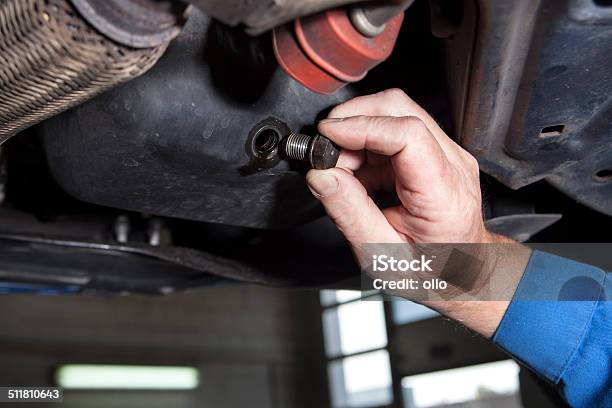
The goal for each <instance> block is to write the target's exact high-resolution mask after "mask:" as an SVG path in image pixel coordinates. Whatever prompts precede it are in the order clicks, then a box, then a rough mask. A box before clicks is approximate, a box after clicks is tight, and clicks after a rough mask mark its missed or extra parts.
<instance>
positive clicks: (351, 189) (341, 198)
mask: <svg viewBox="0 0 612 408" xmlns="http://www.w3.org/2000/svg"><path fill="white" fill-rule="evenodd" d="M306 181H307V183H308V186H309V188H310V190H311V191H312V192H313V194H314V195H315V197H317V199H318V200H319V201H321V203H322V204H323V206H324V207H325V211H326V212H327V214H328V215H329V217H330V218H331V219H332V221H333V222H334V223H335V224H336V226H337V227H338V229H339V230H340V231H341V232H342V233H343V234H344V236H345V237H346V239H347V240H348V241H349V242H350V243H351V245H352V246H353V247H355V248H359V247H360V246H361V245H362V244H365V243H399V242H402V241H401V239H400V237H399V235H398V234H397V233H396V232H395V230H394V229H393V228H392V227H391V225H389V223H388V222H387V219H386V218H385V217H384V215H383V213H382V212H381V211H380V209H379V208H378V207H377V206H376V204H374V202H373V201H372V199H371V198H370V197H369V196H368V194H367V192H366V190H365V188H364V186H363V185H362V184H361V183H360V182H359V181H358V180H357V179H356V178H355V177H353V176H352V175H351V174H350V173H348V172H346V171H344V170H342V169H338V168H335V169H330V170H311V171H310V172H308V175H307V176H306Z"/></svg>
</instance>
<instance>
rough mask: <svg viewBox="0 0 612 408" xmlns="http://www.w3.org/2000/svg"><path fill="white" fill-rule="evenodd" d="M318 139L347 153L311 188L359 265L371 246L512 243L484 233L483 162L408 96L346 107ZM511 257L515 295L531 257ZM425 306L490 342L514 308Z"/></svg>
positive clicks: (392, 94) (391, 94) (315, 174)
mask: <svg viewBox="0 0 612 408" xmlns="http://www.w3.org/2000/svg"><path fill="white" fill-rule="evenodd" d="M319 132H320V133H321V134H323V135H324V136H326V137H328V138H329V139H331V140H332V141H334V142H335V143H337V144H338V145H339V146H340V147H342V148H343V150H342V153H341V155H340V158H339V160H338V164H337V167H336V168H334V169H329V170H311V171H310V172H309V173H308V175H307V183H308V186H309V188H310V189H311V191H312V192H313V194H314V195H315V197H317V198H318V199H319V200H320V202H321V203H322V204H323V206H324V207H325V210H326V212H327V214H328V215H329V217H330V218H331V219H332V220H333V222H334V223H335V224H336V226H337V227H338V229H339V230H340V231H341V232H342V233H343V234H344V236H345V237H346V239H347V240H348V242H349V244H350V245H351V247H352V249H353V251H354V252H355V254H356V256H357V259H358V261H359V263H360V264H362V265H367V264H368V262H369V261H370V257H369V254H366V253H364V252H362V248H363V245H364V244H372V243H375V244H385V243H451V244H459V243H461V244H463V243H466V244H473V243H509V242H512V241H511V240H508V239H505V238H503V237H500V236H497V235H495V234H492V233H490V232H488V231H487V230H486V228H485V225H484V220H483V214H482V200H481V191H480V181H479V169H478V163H477V161H476V159H475V158H474V157H473V156H472V155H470V154H469V153H468V152H467V151H465V150H464V149H462V148H461V147H460V146H459V145H457V144H456V143H455V142H454V141H453V140H451V139H450V138H449V137H448V136H447V135H446V134H445V133H444V131H443V130H442V129H441V128H440V127H439V126H438V124H437V123H436V122H435V121H434V120H433V119H432V118H431V116H429V114H427V112H425V111H424V110H423V109H422V108H421V107H420V106H418V105H417V104H416V103H415V102H414V101H413V100H412V99H410V98H409V97H408V96H407V95H406V94H405V93H403V92H402V91H400V90H397V89H392V90H388V91H384V92H381V93H378V94H375V95H369V96H363V97H358V98H355V99H353V100H350V101H348V102H346V103H344V104H342V105H339V106H337V107H336V108H335V109H333V110H332V111H331V113H330V114H329V118H328V119H326V120H323V121H321V122H320V123H319ZM380 190H384V191H388V192H392V193H395V194H396V195H397V198H398V199H399V202H400V203H401V204H400V205H397V206H395V207H391V208H385V209H380V208H379V207H378V206H377V205H376V204H375V202H374V201H373V200H372V198H371V196H372V194H373V193H374V192H376V191H380ZM511 258H513V261H512V262H505V264H507V265H509V268H507V269H509V272H508V273H507V274H505V273H504V277H505V279H506V280H507V282H508V287H509V288H510V289H509V290H510V291H511V292H513V290H514V288H515V287H516V285H517V284H518V280H519V279H520V276H521V275H522V272H523V270H524V267H525V265H526V262H527V260H528V258H529V252H528V251H521V253H520V255H518V256H515V255H512V257H511ZM506 276H507V277H506ZM484 281H486V279H484ZM423 303H425V304H428V306H430V307H433V308H435V309H437V310H439V311H441V312H442V313H444V314H447V315H449V316H450V317H453V318H455V319H457V320H460V321H462V322H463V323H464V324H466V325H467V326H469V327H471V328H473V329H474V330H476V331H478V332H480V333H482V334H483V335H485V336H490V335H491V334H492V333H493V331H494V330H495V328H496V327H497V324H498V323H499V321H500V320H501V317H502V316H503V313H504V312H505V310H506V308H507V305H508V302H507V301H501V302H464V303H461V304H459V302H429V303H427V302H423ZM485 303H486V305H483V304H485Z"/></svg>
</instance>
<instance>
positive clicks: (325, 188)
mask: <svg viewBox="0 0 612 408" xmlns="http://www.w3.org/2000/svg"><path fill="white" fill-rule="evenodd" d="M306 181H307V182H308V188H310V191H312V194H314V195H315V196H316V197H319V198H325V197H328V196H330V195H332V194H334V193H335V192H336V191H338V179H337V178H336V176H333V175H331V174H324V173H323V174H320V173H317V172H313V171H311V172H310V173H308V176H307V177H306Z"/></svg>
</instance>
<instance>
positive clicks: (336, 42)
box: [273, 9, 404, 94]
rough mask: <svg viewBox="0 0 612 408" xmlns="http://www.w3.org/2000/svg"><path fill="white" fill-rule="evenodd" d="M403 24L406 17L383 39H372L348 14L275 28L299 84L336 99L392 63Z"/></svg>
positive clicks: (284, 63)
mask: <svg viewBox="0 0 612 408" xmlns="http://www.w3.org/2000/svg"><path fill="white" fill-rule="evenodd" d="M403 19H404V14H403V13H401V14H399V15H398V16H397V17H395V18H393V19H392V20H390V21H388V22H387V24H386V27H385V30H384V31H383V32H382V33H381V34H379V35H377V36H376V37H367V36H365V35H363V34H361V33H360V32H359V31H357V29H355V27H354V26H353V24H352V23H351V20H350V18H349V16H348V13H347V11H346V10H344V9H336V10H329V11H326V12H323V13H319V14H315V15H313V16H309V17H306V18H302V19H298V20H295V22H294V23H292V24H287V25H284V26H281V27H277V28H275V29H274V35H273V41H274V53H275V54H276V59H277V60H278V62H279V64H280V66H281V67H282V68H283V70H285V72H287V74H289V75H290V76H291V77H292V78H293V79H295V80H296V81H298V82H299V83H301V84H302V85H304V86H305V87H306V88H308V89H310V90H311V91H313V92H317V93H322V94H333V93H334V92H336V91H337V90H339V89H340V88H342V87H343V86H345V85H347V84H348V83H351V82H357V81H360V80H361V79H363V77H365V76H366V74H367V73H368V71H369V70H370V69H372V68H374V67H375V66H376V65H378V64H380V63H381V62H383V61H384V60H386V59H387V58H389V56H390V55H391V52H392V51H393V47H394V46H395V42H396V40H397V36H398V34H399V30H400V27H401V25H402V21H403Z"/></svg>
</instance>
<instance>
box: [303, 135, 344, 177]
mask: <svg viewBox="0 0 612 408" xmlns="http://www.w3.org/2000/svg"><path fill="white" fill-rule="evenodd" d="M339 157H340V148H339V147H338V146H337V145H336V144H335V143H334V142H332V141H331V140H329V139H328V138H326V137H324V136H321V135H316V136H315V137H314V138H313V140H312V142H311V144H310V152H309V156H308V160H309V161H310V165H311V166H312V168H313V169H317V170H325V169H331V168H333V167H336V164H337V163H338V158H339Z"/></svg>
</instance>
